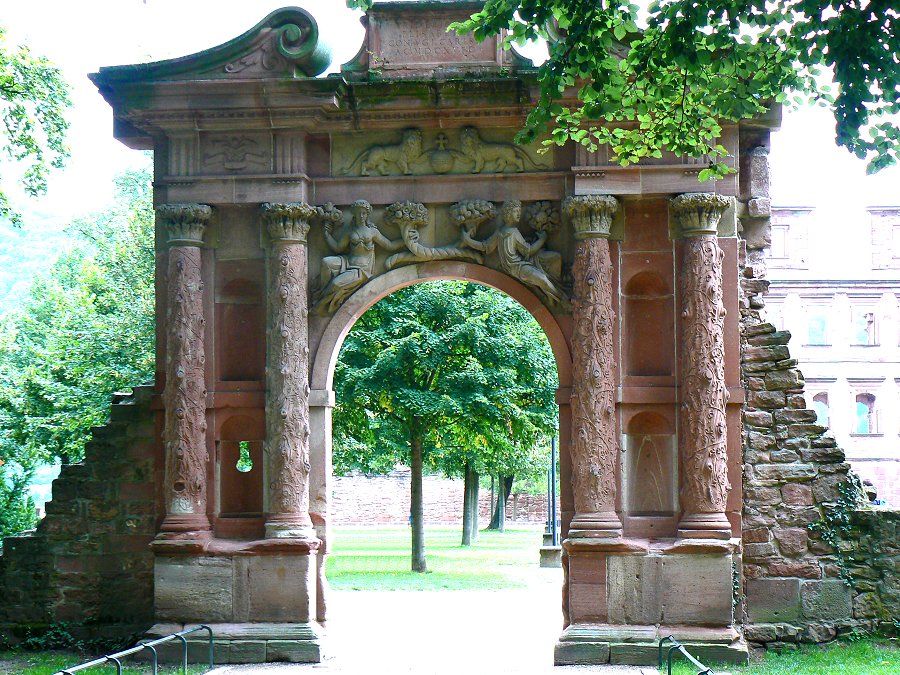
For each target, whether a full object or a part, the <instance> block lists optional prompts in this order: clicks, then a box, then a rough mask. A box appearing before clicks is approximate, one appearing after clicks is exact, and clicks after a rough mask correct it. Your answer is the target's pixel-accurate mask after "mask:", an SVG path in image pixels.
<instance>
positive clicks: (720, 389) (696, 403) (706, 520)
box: [672, 193, 731, 538]
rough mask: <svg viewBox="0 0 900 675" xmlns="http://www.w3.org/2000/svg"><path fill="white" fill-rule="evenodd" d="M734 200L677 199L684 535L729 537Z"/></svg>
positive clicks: (674, 208) (674, 210)
mask: <svg viewBox="0 0 900 675" xmlns="http://www.w3.org/2000/svg"><path fill="white" fill-rule="evenodd" d="M729 203H730V202H729V200H728V199H727V198H725V197H721V196H719V195H715V194H705V193H704V194H700V193H698V194H685V195H680V196H678V197H676V198H675V199H673V200H672V214H673V216H674V217H675V219H676V221H677V222H678V225H679V227H680V229H681V232H682V234H683V235H684V236H685V237H686V238H685V240H684V253H683V255H684V258H683V267H682V270H681V279H680V281H681V284H680V285H681V340H680V346H679V377H680V382H679V391H680V392H681V413H680V414H681V424H680V434H679V451H680V452H679V454H680V471H681V504H682V507H683V509H684V515H683V516H682V519H681V522H680V523H679V535H680V536H712V537H725V538H727V537H728V536H729V532H730V526H729V524H728V519H727V518H726V517H725V507H726V501H727V498H728V492H729V490H730V489H731V484H730V483H729V481H728V456H727V448H726V424H725V405H726V404H727V402H728V389H727V387H726V386H725V337H724V336H725V305H724V303H723V300H722V259H723V257H724V254H723V253H722V250H721V249H720V248H719V244H718V241H717V237H716V227H717V225H718V222H719V219H720V218H721V215H722V213H723V212H724V211H725V209H726V208H728V205H729Z"/></svg>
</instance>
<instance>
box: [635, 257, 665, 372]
mask: <svg viewBox="0 0 900 675" xmlns="http://www.w3.org/2000/svg"><path fill="white" fill-rule="evenodd" d="M623 295H624V310H625V311H624V323H625V326H624V328H625V330H624V331H623V335H625V336H626V337H625V340H624V342H625V344H624V347H625V349H624V352H625V353H624V357H625V359H624V361H625V374H626V375H628V376H632V377H671V376H672V375H673V374H674V369H675V327H674V326H675V314H674V307H673V300H674V297H673V293H672V284H671V281H668V282H667V281H666V280H665V279H664V278H663V277H662V276H660V275H659V274H658V273H657V272H655V271H652V270H643V271H640V272H638V273H637V274H635V275H634V276H632V277H631V278H630V279H629V280H628V281H627V282H626V283H625V285H624V293H623Z"/></svg>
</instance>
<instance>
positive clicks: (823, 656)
mask: <svg viewBox="0 0 900 675" xmlns="http://www.w3.org/2000/svg"><path fill="white" fill-rule="evenodd" d="M704 665H706V666H710V665H712V667H713V670H714V671H715V672H717V673H718V672H728V673H732V674H733V675H837V674H840V675H898V673H900V643H898V641H897V640H896V639H891V640H888V639H877V638H866V639H861V640H858V641H855V642H847V641H839V642H831V643H829V644H826V645H804V646H803V647H801V648H800V649H798V650H797V651H792V652H783V653H781V654H776V653H774V652H767V653H766V655H765V656H764V657H763V659H762V660H760V661H755V662H753V663H751V664H750V665H748V666H743V667H738V666H721V668H719V667H715V664H709V663H704ZM663 672H665V668H663ZM672 673H673V675H696V673H697V669H696V668H694V669H691V668H690V667H689V666H688V665H687V664H686V663H685V662H684V661H681V662H678V661H676V662H675V664H674V666H673V668H672Z"/></svg>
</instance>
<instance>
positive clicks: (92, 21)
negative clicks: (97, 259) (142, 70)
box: [0, 0, 900, 226]
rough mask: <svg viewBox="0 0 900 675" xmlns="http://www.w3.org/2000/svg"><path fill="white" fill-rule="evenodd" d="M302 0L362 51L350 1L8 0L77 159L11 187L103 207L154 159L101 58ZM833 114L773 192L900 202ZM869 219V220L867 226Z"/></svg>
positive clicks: (791, 145) (327, 29) (842, 212)
mask: <svg viewBox="0 0 900 675" xmlns="http://www.w3.org/2000/svg"><path fill="white" fill-rule="evenodd" d="M288 4H300V5H302V6H303V7H305V8H306V9H307V10H309V11H310V12H311V13H312V14H313V16H314V17H315V18H316V20H317V22H318V24H319V27H320V31H321V33H322V36H323V38H324V39H325V41H327V42H328V43H329V44H330V45H331V46H332V51H333V61H332V69H336V68H337V67H338V66H339V65H340V64H341V63H343V62H345V61H348V60H349V59H350V58H352V57H353V55H354V54H355V53H356V52H357V50H358V48H359V45H360V44H361V41H362V38H363V31H362V27H361V26H360V25H359V22H358V18H357V17H358V13H355V12H351V11H349V10H347V9H346V8H345V6H344V0H294V2H293V3H292V2H291V0H281V1H280V2H278V1H274V2H273V1H271V0H257V1H256V2H234V1H233V0H214V1H213V0H80V1H79V2H71V0H30V1H27V0H26V1H24V2H17V1H15V0H4V1H3V5H4V6H3V9H2V12H0V24H2V25H3V26H4V27H5V28H6V30H7V32H8V41H9V42H12V43H16V44H18V43H25V44H28V45H29V46H30V47H31V48H32V50H33V51H34V52H35V53H37V54H43V55H45V56H47V57H48V58H49V59H51V60H52V61H53V62H55V63H57V64H58V65H59V66H60V67H61V68H62V70H63V73H64V75H65V77H66V79H67V80H68V82H69V83H70V85H71V87H72V100H73V103H74V108H73V109H72V111H71V113H70V115H69V119H70V121H71V124H72V127H71V130H70V135H69V145H70V147H71V150H72V158H71V160H70V161H69V163H68V164H67V167H66V169H64V170H63V171H60V172H57V173H56V174H55V175H54V176H53V178H52V179H51V185H50V191H49V193H48V195H47V196H46V198H43V199H41V200H39V201H34V200H26V199H25V198H24V197H20V196H19V195H18V194H17V193H16V191H15V190H14V189H13V186H12V185H11V184H7V185H6V189H7V190H8V191H9V192H10V193H11V196H12V197H13V198H14V200H15V205H16V206H17V208H19V209H20V210H21V211H23V212H24V213H25V214H26V223H27V215H28V214H29V213H32V214H37V213H39V214H41V215H44V216H49V217H50V218H51V219H53V220H58V221H59V222H60V224H65V223H67V222H69V221H70V220H71V219H72V217H74V216H77V215H81V214H84V213H88V212H91V211H96V210H98V209H100V208H102V207H103V206H104V205H105V204H106V203H107V201H108V200H109V198H110V194H111V179H112V177H113V176H114V175H115V174H116V173H118V172H119V171H121V170H123V169H125V168H128V167H129V166H134V165H137V164H142V163H144V162H145V161H146V160H145V159H144V158H143V157H142V156H141V155H140V153H137V152H135V151H132V150H129V149H127V148H125V147H124V146H122V145H120V144H119V143H117V142H116V141H114V140H113V138H112V115H111V111H110V108H109V106H107V105H106V103H105V102H104V101H103V99H102V98H101V97H100V95H99V94H98V93H97V92H96V89H95V88H94V86H93V84H92V83H91V82H90V81H89V80H88V79H87V74H88V73H90V72H94V71H96V70H97V69H98V68H99V67H100V66H110V65H121V64H128V63H138V62H143V61H150V60H160V59H167V58H172V57H175V56H182V55H184V54H189V53H193V52H197V51H201V50H203V49H207V48H209V47H212V46H215V45H217V44H221V43H222V42H225V41H226V40H229V39H231V38H233V37H235V36H237V35H239V34H241V33H243V32H244V31H246V30H247V29H249V28H251V27H252V26H253V25H255V24H256V23H257V22H258V21H260V20H261V19H262V18H263V17H264V16H265V15H266V14H268V13H269V12H270V11H272V10H274V9H277V8H279V7H281V6H284V5H288ZM833 124H834V123H833V120H832V119H831V117H830V115H829V114H828V113H827V111H824V110H803V111H800V112H797V113H789V112H787V111H786V112H785V117H784V126H783V129H782V131H780V132H778V133H776V134H775V135H774V137H773V140H772V146H773V151H772V164H773V176H774V182H773V199H774V201H775V203H777V204H780V205H806V206H817V207H819V208H820V209H821V210H822V211H823V212H827V213H829V214H831V215H832V216H833V217H835V218H840V219H841V220H845V222H846V220H847V219H849V220H850V221H857V222H858V221H859V219H861V218H863V217H864V214H863V213H862V211H861V209H862V207H863V206H864V205H876V204H877V205H889V204H890V205H896V204H900V167H892V168H891V169H888V170H885V171H882V172H881V173H880V174H878V175H876V176H874V177H866V174H865V164H864V163H863V162H861V161H859V160H857V159H855V158H853V157H851V156H850V155H849V153H847V152H846V151H844V150H841V149H838V148H836V147H835V145H834V130H833ZM866 226H867V224H866Z"/></svg>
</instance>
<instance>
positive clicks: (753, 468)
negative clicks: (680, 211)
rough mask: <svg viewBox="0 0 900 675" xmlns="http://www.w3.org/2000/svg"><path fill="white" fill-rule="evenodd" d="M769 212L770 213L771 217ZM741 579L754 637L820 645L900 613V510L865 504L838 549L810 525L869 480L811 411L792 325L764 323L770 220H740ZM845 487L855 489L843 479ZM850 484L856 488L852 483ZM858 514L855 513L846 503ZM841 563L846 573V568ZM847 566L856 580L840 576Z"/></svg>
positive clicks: (745, 618) (745, 617) (747, 628)
mask: <svg viewBox="0 0 900 675" xmlns="http://www.w3.org/2000/svg"><path fill="white" fill-rule="evenodd" d="M762 215H763V216H764V215H765V214H762ZM742 225H743V230H744V238H743V239H742V241H741V245H742V248H743V250H742V258H743V261H742V262H743V265H742V277H741V353H742V379H743V384H744V388H745V393H746V405H745V406H744V412H743V423H744V429H743V439H744V477H743V478H744V486H743V487H744V507H743V585H742V591H743V594H742V598H741V599H742V602H741V606H740V610H741V614H742V616H740V617H739V619H740V620H741V621H742V622H743V623H744V634H745V637H746V638H747V639H748V640H750V641H751V642H755V643H762V644H767V645H774V646H776V647H778V646H781V645H783V644H785V643H795V642H800V641H806V642H822V641H826V640H829V639H832V638H834V637H835V635H836V634H840V633H846V632H849V631H851V630H855V629H859V628H863V629H872V628H879V627H880V628H881V629H888V630H891V629H892V628H893V624H892V623H891V622H890V621H889V619H891V618H893V619H897V618H898V617H900V585H898V584H900V557H898V555H897V554H898V534H900V531H898V520H900V513H898V512H897V511H889V510H863V511H859V512H857V513H855V514H853V523H854V527H853V528H852V530H851V531H850V532H848V533H845V534H844V535H843V536H842V537H841V541H840V543H839V545H838V549H839V553H840V555H838V554H836V552H835V551H834V550H833V549H832V548H831V547H830V546H829V545H828V544H827V543H825V541H823V540H822V537H821V536H820V535H819V534H818V533H817V532H816V531H814V530H813V531H811V530H810V529H809V526H810V525H813V524H814V523H817V522H819V521H821V520H822V519H823V517H824V516H825V515H826V514H828V513H831V512H834V510H835V509H836V508H837V504H838V500H839V499H840V498H841V492H840V491H841V489H845V490H846V489H847V488H848V487H849V486H851V485H853V484H856V485H858V482H859V479H858V478H857V477H856V476H855V474H853V473H852V471H851V470H850V466H849V464H848V463H847V462H846V461H845V456H844V452H843V450H841V448H839V447H838V445H837V442H836V441H835V439H834V437H833V435H832V434H831V432H830V431H829V430H828V429H827V428H825V427H821V426H819V425H817V424H815V420H816V413H815V412H814V411H813V410H809V409H807V408H806V403H805V397H804V380H803V375H802V373H801V372H800V370H799V369H798V368H797V366H798V363H797V361H796V360H794V359H792V358H791V355H790V350H789V348H788V344H789V341H790V337H791V336H790V333H789V332H787V331H778V330H776V329H775V326H773V325H772V324H769V323H766V322H765V320H764V316H763V315H762V314H761V311H762V310H763V309H764V307H765V301H764V296H765V293H766V292H767V289H768V281H766V278H765V275H766V271H765V261H764V256H763V250H764V248H765V247H766V246H767V245H768V242H769V237H768V232H769V222H768V219H767V218H765V217H760V218H751V217H746V218H744V219H742ZM841 486H845V487H844V488H841ZM850 489H852V488H850ZM848 513H849V512H848ZM842 572H843V574H842ZM847 573H849V574H850V575H851V576H852V579H853V581H852V583H850V584H848V583H846V582H845V580H844V579H843V578H842V576H847Z"/></svg>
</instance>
